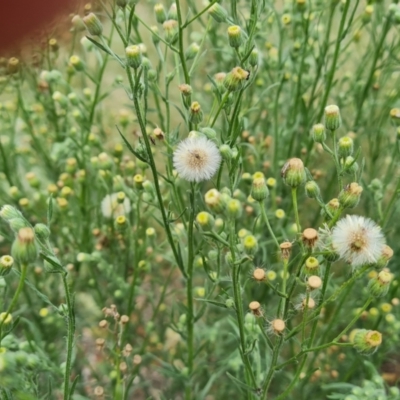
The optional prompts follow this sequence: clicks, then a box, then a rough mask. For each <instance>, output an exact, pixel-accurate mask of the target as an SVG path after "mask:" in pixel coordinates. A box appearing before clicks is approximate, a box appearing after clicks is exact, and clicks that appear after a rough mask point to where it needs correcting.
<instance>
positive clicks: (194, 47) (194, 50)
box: [185, 43, 200, 60]
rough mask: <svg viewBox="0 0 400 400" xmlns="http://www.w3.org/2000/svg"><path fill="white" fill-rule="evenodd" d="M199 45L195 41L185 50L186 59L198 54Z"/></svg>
mask: <svg viewBox="0 0 400 400" xmlns="http://www.w3.org/2000/svg"><path fill="white" fill-rule="evenodd" d="M199 51H200V46H199V45H198V44H197V43H192V44H191V45H190V46H189V47H188V48H187V49H186V51H185V58H186V60H193V58H195V57H196V56H197V54H199Z"/></svg>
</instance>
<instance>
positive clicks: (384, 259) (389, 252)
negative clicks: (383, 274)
mask: <svg viewBox="0 0 400 400" xmlns="http://www.w3.org/2000/svg"><path fill="white" fill-rule="evenodd" d="M393 254H394V252H393V249H392V248H391V247H389V246H388V245H387V244H385V245H384V246H383V249H382V253H381V256H380V257H379V258H378V261H377V262H376V264H375V268H376V269H383V268H385V267H386V266H387V264H388V262H389V261H390V259H391V258H392V257H393Z"/></svg>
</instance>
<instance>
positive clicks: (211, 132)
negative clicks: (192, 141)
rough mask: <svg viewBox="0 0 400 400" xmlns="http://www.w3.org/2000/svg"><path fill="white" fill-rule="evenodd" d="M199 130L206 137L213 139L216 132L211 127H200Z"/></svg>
mask: <svg viewBox="0 0 400 400" xmlns="http://www.w3.org/2000/svg"><path fill="white" fill-rule="evenodd" d="M200 132H201V133H203V134H204V135H205V136H206V137H207V139H210V140H213V139H216V138H217V132H215V130H214V129H212V128H200Z"/></svg>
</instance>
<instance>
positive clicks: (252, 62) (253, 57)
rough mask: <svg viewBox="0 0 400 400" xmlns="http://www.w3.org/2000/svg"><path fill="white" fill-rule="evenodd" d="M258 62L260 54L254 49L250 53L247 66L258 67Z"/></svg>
mask: <svg viewBox="0 0 400 400" xmlns="http://www.w3.org/2000/svg"><path fill="white" fill-rule="evenodd" d="M259 62H260V52H259V51H258V50H257V49H256V48H254V49H253V50H252V51H251V53H250V57H249V64H250V65H251V66H252V67H253V68H254V67H256V66H257V65H258V63H259Z"/></svg>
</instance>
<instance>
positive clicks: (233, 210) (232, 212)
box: [226, 199, 243, 219]
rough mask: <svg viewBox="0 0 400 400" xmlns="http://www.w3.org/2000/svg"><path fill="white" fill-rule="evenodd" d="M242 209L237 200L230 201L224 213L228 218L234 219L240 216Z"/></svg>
mask: <svg viewBox="0 0 400 400" xmlns="http://www.w3.org/2000/svg"><path fill="white" fill-rule="evenodd" d="M242 211H243V207H242V204H241V203H240V201H239V200H236V199H230V200H228V202H227V204H226V213H227V215H228V217H229V218H232V219H236V218H239V217H240V216H241V215H242Z"/></svg>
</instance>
